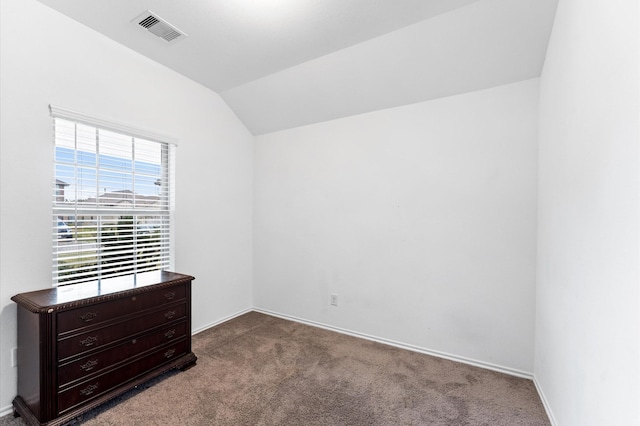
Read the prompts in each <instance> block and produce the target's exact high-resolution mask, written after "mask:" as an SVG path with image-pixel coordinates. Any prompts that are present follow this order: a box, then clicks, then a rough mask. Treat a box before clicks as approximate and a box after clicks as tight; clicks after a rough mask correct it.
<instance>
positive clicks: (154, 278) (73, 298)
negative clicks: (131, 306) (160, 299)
mask: <svg viewBox="0 0 640 426" xmlns="http://www.w3.org/2000/svg"><path fill="white" fill-rule="evenodd" d="M193 279H194V278H193V277H192V276H190V275H185V274H179V273H177V272H169V271H152V272H145V273H141V274H132V275H124V276H121V277H115V278H107V279H102V280H96V281H88V282H85V283H80V284H71V285H66V286H59V287H52V288H49V289H45V290H37V291H31V292H28V293H20V294H17V295H15V296H13V297H12V298H11V300H13V301H14V302H16V303H17V304H19V305H20V306H23V307H25V308H26V309H28V310H29V311H32V312H43V311H53V310H60V309H65V308H72V307H75V306H81V305H84V304H87V303H99V302H102V301H106V300H109V299H112V298H115V297H119V296H121V295H122V294H123V293H124V294H135V293H141V292H145V291H149V290H150V289H151V287H153V288H157V287H163V286H171V285H175V284H179V283H183V282H188V281H191V280H193Z"/></svg>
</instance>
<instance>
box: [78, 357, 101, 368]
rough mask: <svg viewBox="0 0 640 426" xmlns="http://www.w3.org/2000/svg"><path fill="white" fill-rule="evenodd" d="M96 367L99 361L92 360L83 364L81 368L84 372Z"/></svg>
mask: <svg viewBox="0 0 640 426" xmlns="http://www.w3.org/2000/svg"><path fill="white" fill-rule="evenodd" d="M96 365H98V360H97V359H92V360H89V361H87V362H85V363H84V364H82V365H81V366H80V368H82V369H83V370H84V371H91V370H93V369H94V368H95V366H96Z"/></svg>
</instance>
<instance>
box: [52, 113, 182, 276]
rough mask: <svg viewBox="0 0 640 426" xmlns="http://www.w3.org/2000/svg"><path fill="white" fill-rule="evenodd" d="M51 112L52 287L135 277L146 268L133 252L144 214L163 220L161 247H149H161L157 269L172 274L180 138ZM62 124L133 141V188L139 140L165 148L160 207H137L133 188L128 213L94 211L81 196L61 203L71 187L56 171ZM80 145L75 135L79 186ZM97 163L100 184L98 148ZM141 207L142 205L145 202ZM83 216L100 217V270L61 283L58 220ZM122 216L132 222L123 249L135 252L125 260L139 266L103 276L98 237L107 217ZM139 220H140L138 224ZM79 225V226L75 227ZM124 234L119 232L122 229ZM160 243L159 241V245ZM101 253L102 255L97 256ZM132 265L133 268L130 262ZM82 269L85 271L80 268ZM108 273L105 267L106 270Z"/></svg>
mask: <svg viewBox="0 0 640 426" xmlns="http://www.w3.org/2000/svg"><path fill="white" fill-rule="evenodd" d="M49 112H50V116H51V118H52V123H53V144H54V154H53V156H54V164H55V165H56V166H54V170H53V175H54V176H53V185H54V187H53V196H52V219H53V220H52V222H53V252H52V261H53V264H52V286H53V287H57V286H64V285H68V284H75V283H79V282H86V281H96V280H98V281H99V280H101V279H104V278H110V277H113V276H121V275H131V274H135V273H137V272H138V266H139V265H143V263H142V262H141V261H140V262H138V263H136V262H137V260H136V259H137V256H136V254H135V251H134V250H137V249H136V244H137V241H139V240H140V241H142V238H141V237H140V236H139V235H140V232H142V231H139V229H138V222H137V218H138V217H139V216H144V215H150V216H151V215H153V216H156V219H158V218H159V220H160V222H159V223H160V225H159V226H158V228H159V231H158V233H157V241H158V242H157V243H155V242H154V243H153V244H152V243H151V242H150V243H149V245H153V247H154V248H155V247H157V248H158V253H160V254H158V255H157V256H158V258H159V259H160V261H159V262H161V267H160V268H157V269H163V270H173V267H174V258H175V254H174V251H175V250H174V239H175V235H174V217H175V151H176V147H177V145H178V141H177V139H174V138H171V137H167V136H163V135H159V134H157V133H155V132H150V131H146V130H142V129H140V128H137V127H133V126H130V125H127V124H122V123H117V122H114V121H112V120H109V119H104V118H100V117H96V116H90V115H87V114H83V113H78V112H75V111H72V110H69V109H65V108H60V107H56V106H53V105H49ZM57 119H60V120H65V121H67V122H72V123H74V129H77V127H78V125H84V126H90V127H92V128H95V129H96V134H98V133H99V132H100V131H106V132H113V133H115V134H117V135H122V136H126V137H127V138H131V144H132V145H131V149H132V152H133V154H132V157H131V162H132V168H133V171H132V184H133V182H135V177H136V170H135V164H137V163H136V160H135V152H136V151H135V150H136V148H135V146H136V141H137V140H141V141H138V144H142V145H144V144H147V145H148V142H152V143H158V144H159V145H160V146H159V149H160V156H161V162H160V167H161V169H160V172H159V174H160V178H159V181H160V184H159V185H158V186H159V188H158V203H159V204H158V206H159V207H158V208H144V207H136V200H137V199H138V198H141V197H139V194H136V192H135V191H136V190H137V188H136V187H135V186H133V187H132V194H131V197H132V198H133V206H131V207H126V208H116V207H113V206H111V207H101V206H100V202H99V201H96V205H95V206H88V205H84V204H83V203H82V202H81V201H79V200H78V199H77V197H74V200H73V202H68V201H66V200H64V199H61V197H60V194H61V192H60V187H61V184H66V182H64V181H63V182H61V181H60V180H58V173H57V171H56V167H57V166H59V165H60V164H61V163H60V162H59V161H58V160H57V159H56V153H57V150H56V148H55V147H56V146H57V139H56V137H57V133H56V129H55V125H56V120H57ZM77 143H78V140H77V135H75V134H74V148H73V150H74V155H76V159H74V163H73V167H74V168H75V169H74V170H76V171H75V172H74V177H73V182H72V183H73V184H74V185H76V184H78V185H79V183H78V182H79V181H78V176H77V169H78V167H79V163H78V161H77V152H80V151H79V150H78V146H77ZM98 146H99V141H98V137H97V136H96V147H98ZM95 155H96V161H97V163H98V164H97V165H96V166H95V172H96V178H95V179H97V181H98V180H99V179H101V177H99V176H100V175H99V173H100V172H101V170H104V169H101V168H100V166H99V162H100V160H99V151H98V148H96V154H95ZM142 173H143V172H139V173H138V174H137V176H138V177H140V176H141V175H142ZM98 197H99V195H98V193H96V200H97V198H98ZM141 204H142V203H141ZM79 213H80V214H82V213H84V214H85V215H86V216H89V215H93V214H95V216H96V218H95V229H96V231H95V235H96V237H95V238H96V241H95V252H96V266H95V270H92V271H91V275H90V276H86V277H85V278H82V273H81V272H80V271H75V273H77V274H78V276H77V277H76V279H65V280H61V279H60V271H61V270H62V269H61V268H60V266H61V264H62V263H61V262H60V259H61V257H60V256H59V254H60V251H59V249H58V246H59V241H57V240H58V239H59V237H60V235H59V232H60V230H59V228H60V225H59V218H60V217H61V216H62V217H65V214H66V215H68V216H71V215H73V216H74V220H75V218H77V217H81V216H80V215H79ZM110 214H111V215H117V216H118V217H119V220H123V219H125V218H129V217H130V219H131V224H128V223H125V224H124V225H122V228H124V229H128V230H129V235H128V236H129V237H130V238H129V240H126V241H127V242H125V243H122V244H123V246H124V247H125V248H126V249H129V248H131V250H132V253H133V254H131V258H128V257H127V256H128V255H127V254H126V253H125V254H124V255H123V257H122V259H124V260H123V262H125V261H126V262H125V263H126V264H127V265H134V266H133V268H128V269H127V268H125V267H124V266H123V270H122V271H119V269H118V268H119V265H118V264H116V265H115V266H114V265H111V267H110V269H108V271H107V272H105V273H103V271H102V270H101V268H102V267H103V266H102V265H104V258H103V256H102V255H103V254H104V253H103V251H104V249H105V246H104V245H102V241H101V240H100V237H99V235H103V234H102V232H103V229H104V226H105V225H104V217H107V216H108V215H110ZM68 216H66V217H68ZM134 218H135V219H134ZM76 225H77V222H76ZM111 226H112V227H120V226H121V223H120V222H117V225H111ZM118 229H119V228H118ZM75 231H76V232H74V234H73V235H74V236H72V238H74V240H76V244H77V246H78V247H80V243H79V242H78V241H77V236H78V232H77V228H75ZM122 240H125V238H122ZM128 241H131V243H130V244H129V243H128ZM154 241H155V240H154ZM82 250H83V249H80V248H79V249H78V252H77V253H80V252H81V251H82ZM98 254H99V255H98ZM76 256H78V257H82V256H81V255H80V254H76ZM131 262H133V263H131ZM78 268H80V267H78ZM148 268H149V267H147V268H146V269H145V268H142V270H141V271H140V272H146V271H148V270H150V269H148ZM71 269H74V267H71ZM106 269H107V268H105V270H106ZM71 276H74V277H75V276H76V275H74V274H71Z"/></svg>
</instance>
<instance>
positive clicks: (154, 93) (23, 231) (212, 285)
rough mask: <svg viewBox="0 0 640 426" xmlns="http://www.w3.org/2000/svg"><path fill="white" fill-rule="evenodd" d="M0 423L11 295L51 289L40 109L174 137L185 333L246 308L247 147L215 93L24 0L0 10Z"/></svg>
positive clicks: (47, 175)
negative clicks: (189, 295)
mask: <svg viewBox="0 0 640 426" xmlns="http://www.w3.org/2000/svg"><path fill="white" fill-rule="evenodd" d="M1 4H2V6H1V13H0V15H1V21H0V24H1V25H0V29H1V31H2V32H1V37H0V40H1V45H0V46H1V49H0V51H1V55H2V56H1V58H0V59H1V60H0V64H1V65H0V66H1V68H0V75H1V80H0V91H1V93H2V98H1V104H0V107H1V109H0V111H1V114H2V115H1V126H0V127H1V130H0V142H1V145H0V149H1V155H0V171H1V175H0V178H1V184H0V185H1V188H2V191H1V199H0V209H1V210H0V227H1V238H0V319H1V321H0V333H1V335H0V372H1V379H0V413H2V412H3V411H4V412H6V410H8V408H9V405H10V403H11V400H12V399H13V397H14V396H15V394H16V369H14V368H11V366H10V350H11V348H12V347H14V346H16V335H15V334H16V308H15V304H13V302H11V301H10V297H11V296H13V295H14V294H16V293H19V292H24V291H30V290H36V289H41V288H46V287H48V286H50V285H51V247H50V246H51V229H50V228H51V219H50V217H51V187H52V186H51V182H52V178H53V148H52V121H51V119H50V118H49V116H48V110H47V105H48V104H49V103H52V104H55V105H58V106H62V107H67V108H71V109H74V110H77V111H81V112H84V113H87V114H94V115H98V116H102V117H109V118H111V119H113V120H115V121H120V122H124V123H129V124H133V125H135V126H137V127H140V128H143V129H150V130H154V131H155V132H156V133H160V134H165V135H168V136H173V137H177V138H178V139H180V145H179V147H178V152H177V209H178V210H177V214H176V231H177V240H176V246H177V257H176V270H177V271H179V272H184V273H189V274H193V275H194V276H195V277H196V281H195V282H194V317H193V327H194V328H201V327H204V326H206V325H208V324H211V323H212V322H214V321H216V320H219V319H221V318H224V317H226V316H228V315H230V314H233V313H235V312H238V311H240V310H243V309H247V308H250V307H251V279H252V278H251V244H252V243H251V226H252V223H251V206H252V189H251V186H252V155H253V154H252V150H253V137H252V136H251V134H250V133H249V132H248V131H247V130H246V129H245V128H244V126H242V124H240V122H239V121H238V120H237V118H236V117H235V116H234V115H233V113H231V112H230V110H229V108H228V107H227V106H226V104H225V103H224V102H223V101H222V100H221V99H220V97H219V96H218V95H217V94H215V93H214V92H211V91H209V90H208V89H205V88H204V87H202V86H199V85H197V84H195V83H193V82H192V81H190V80H188V79H186V78H184V77H182V76H180V75H178V74H176V73H174V72H173V71H170V70H168V69H166V68H164V67H162V66H160V65H158V64H156V63H154V62H152V61H150V60H148V59H146V58H144V57H142V56H140V55H138V54H137V53H134V52H133V51H131V50H128V49H126V48H124V47H122V46H121V45H118V44H116V43H115V42H113V41H111V40H109V39H107V38H105V37H103V36H101V35H99V34H98V33H96V32H94V31H92V30H89V29H87V28H86V27H83V26H81V25H80V24H78V23H76V22H75V21H72V20H70V19H68V18H66V17H65V16H63V15H61V14H59V13H57V12H54V11H53V10H51V9H49V8H47V7H46V6H43V5H42V4H40V3H37V2H35V1H34V0H2V3H1Z"/></svg>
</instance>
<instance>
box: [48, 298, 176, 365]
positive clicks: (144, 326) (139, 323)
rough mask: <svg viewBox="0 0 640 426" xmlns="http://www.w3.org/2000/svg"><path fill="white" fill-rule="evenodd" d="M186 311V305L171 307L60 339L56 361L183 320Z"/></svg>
mask: <svg viewBox="0 0 640 426" xmlns="http://www.w3.org/2000/svg"><path fill="white" fill-rule="evenodd" d="M186 311H187V309H186V304H179V305H172V306H168V307H164V308H163V309H161V310H156V311H153V312H151V313H149V314H147V315H144V316H141V317H138V318H134V319H131V320H128V321H123V322H120V323H116V324H113V325H109V326H107V327H102V328H97V329H93V330H91V331H89V332H86V333H81V334H77V335H73V336H70V337H63V338H60V339H59V341H58V360H59V361H64V360H65V359H66V358H69V357H72V356H74V355H79V354H81V353H83V352H87V351H93V350H94V349H96V348H99V347H101V346H104V345H106V344H108V343H112V342H116V341H117V340H120V339H126V338H128V337H131V336H133V335H135V334H136V333H140V332H142V331H145V330H149V329H152V328H154V327H157V326H161V325H162V324H166V323H169V322H173V321H177V320H180V319H184V318H185V316H186Z"/></svg>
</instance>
